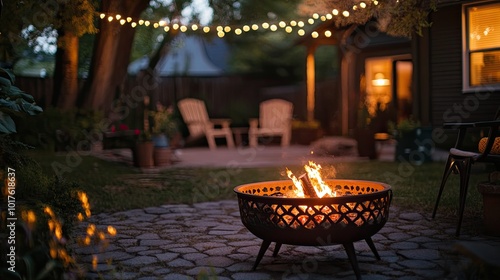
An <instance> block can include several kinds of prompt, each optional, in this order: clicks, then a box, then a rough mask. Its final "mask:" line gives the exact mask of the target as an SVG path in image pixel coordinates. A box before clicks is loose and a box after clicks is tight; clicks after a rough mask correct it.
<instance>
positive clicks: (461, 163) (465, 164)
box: [432, 108, 500, 236]
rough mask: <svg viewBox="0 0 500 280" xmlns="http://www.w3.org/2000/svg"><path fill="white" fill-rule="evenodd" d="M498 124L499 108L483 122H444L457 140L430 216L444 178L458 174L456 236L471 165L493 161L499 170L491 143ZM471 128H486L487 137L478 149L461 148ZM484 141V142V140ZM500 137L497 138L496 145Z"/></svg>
mask: <svg viewBox="0 0 500 280" xmlns="http://www.w3.org/2000/svg"><path fill="white" fill-rule="evenodd" d="M499 126H500V108H499V110H498V111H497V113H496V116H495V118H494V119H493V120H491V121H483V122H469V123H445V124H443V128H445V129H454V130H457V131H458V137H457V141H456V143H455V146H454V147H453V148H451V149H450V152H449V155H448V160H447V161H446V165H445V169H444V173H443V178H442V181H441V186H440V188H439V193H438V196H437V200H436V204H435V206H434V210H433V212H432V218H434V217H435V216H436V211H437V207H438V204H439V200H440V199H441V194H442V193H443V189H444V185H445V184H446V180H447V179H448V177H449V176H450V174H451V172H453V173H455V174H459V175H460V194H459V207H458V224H457V229H456V233H455V234H456V236H459V235H460V227H461V225H462V218H463V214H464V209H465V200H466V196H467V189H468V184H469V178H470V171H471V166H472V165H473V164H474V163H476V162H486V163H493V164H495V166H496V169H497V170H500V154H497V153H492V148H493V145H494V144H495V139H496V137H497V136H500V135H499ZM472 128H479V129H487V130H488V131H489V132H488V137H487V138H486V139H485V140H482V141H483V143H481V144H483V145H482V147H484V149H480V150H479V151H469V150H464V149H462V147H463V143H464V139H465V137H466V135H467V131H470V130H471V129H472ZM485 141H486V142H485ZM499 141H500V137H499V138H498V139H497V144H496V145H498V144H499V143H498V142H499Z"/></svg>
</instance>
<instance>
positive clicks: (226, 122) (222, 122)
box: [210, 119, 231, 128]
mask: <svg viewBox="0 0 500 280" xmlns="http://www.w3.org/2000/svg"><path fill="white" fill-rule="evenodd" d="M210 122H212V124H214V125H220V126H222V127H224V128H228V127H229V125H230V124H231V119H210Z"/></svg>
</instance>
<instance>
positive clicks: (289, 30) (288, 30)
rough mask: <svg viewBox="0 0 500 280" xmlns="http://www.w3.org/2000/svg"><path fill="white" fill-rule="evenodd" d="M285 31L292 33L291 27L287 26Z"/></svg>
mask: <svg viewBox="0 0 500 280" xmlns="http://www.w3.org/2000/svg"><path fill="white" fill-rule="evenodd" d="M285 31H286V32H287V33H292V31H293V28H292V27H291V26H287V27H285Z"/></svg>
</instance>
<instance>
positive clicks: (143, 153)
mask: <svg viewBox="0 0 500 280" xmlns="http://www.w3.org/2000/svg"><path fill="white" fill-rule="evenodd" d="M153 151H154V145H153V142H141V143H137V144H136V145H135V148H134V150H133V155H134V166H137V167H153V166H154V160H153Z"/></svg>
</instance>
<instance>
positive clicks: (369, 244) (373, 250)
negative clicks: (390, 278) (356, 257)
mask: <svg viewBox="0 0 500 280" xmlns="http://www.w3.org/2000/svg"><path fill="white" fill-rule="evenodd" d="M365 241H366V243H367V244H368V247H370V249H371V250H372V252H373V254H374V255H375V258H377V260H380V255H379V254H378V252H377V248H375V244H373V240H372V238H371V237H368V238H365Z"/></svg>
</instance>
